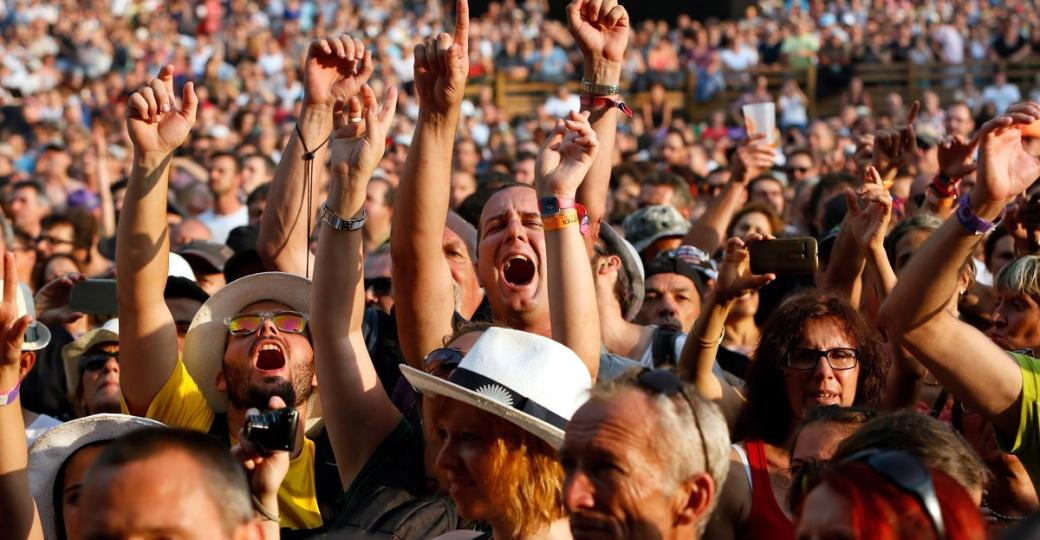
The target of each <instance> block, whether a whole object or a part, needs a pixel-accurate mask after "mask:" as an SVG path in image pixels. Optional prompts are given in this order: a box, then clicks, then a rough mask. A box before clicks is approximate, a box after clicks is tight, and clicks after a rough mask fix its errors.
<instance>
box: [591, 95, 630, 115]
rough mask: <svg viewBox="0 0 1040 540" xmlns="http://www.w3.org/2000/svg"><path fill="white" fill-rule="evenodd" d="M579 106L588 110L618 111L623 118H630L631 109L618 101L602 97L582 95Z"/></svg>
mask: <svg viewBox="0 0 1040 540" xmlns="http://www.w3.org/2000/svg"><path fill="white" fill-rule="evenodd" d="M581 106H582V107H589V108H600V107H606V108H608V109H618V110H620V111H621V112H623V113H625V116H627V117H629V118H632V115H633V112H632V108H631V107H629V106H628V105H626V104H625V102H624V101H621V100H620V99H613V98H608V97H604V96H593V95H582V96H581Z"/></svg>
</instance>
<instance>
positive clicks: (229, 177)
mask: <svg viewBox="0 0 1040 540" xmlns="http://www.w3.org/2000/svg"><path fill="white" fill-rule="evenodd" d="M238 184H239V179H238V164H237V163H235V160H234V158H232V157H231V156H217V157H216V158H215V159H213V162H212V163H210V166H209V188H210V190H212V191H213V193H215V194H217V195H222V194H224V193H227V192H228V191H230V190H237V189H238Z"/></svg>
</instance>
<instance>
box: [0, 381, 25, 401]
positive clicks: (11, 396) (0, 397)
mask: <svg viewBox="0 0 1040 540" xmlns="http://www.w3.org/2000/svg"><path fill="white" fill-rule="evenodd" d="M21 388H22V381H18V384H16V385H14V388H12V389H10V390H8V391H7V392H4V393H2V394H0V407H3V406H4V405H10V404H11V403H13V402H14V400H16V399H18V394H19V392H20V390H21Z"/></svg>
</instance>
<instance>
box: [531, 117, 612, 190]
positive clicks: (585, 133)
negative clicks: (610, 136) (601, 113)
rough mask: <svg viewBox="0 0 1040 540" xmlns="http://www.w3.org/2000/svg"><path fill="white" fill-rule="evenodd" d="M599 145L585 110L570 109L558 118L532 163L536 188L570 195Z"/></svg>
mask: <svg viewBox="0 0 1040 540" xmlns="http://www.w3.org/2000/svg"><path fill="white" fill-rule="evenodd" d="M598 149H599V140H598V139H597V138H596V132H595V131H593V130H592V126H591V125H590V124H589V113H588V111H586V112H583V113H577V112H573V111H572V112H571V113H570V114H569V115H567V118H565V119H563V120H557V121H556V126H555V127H554V128H553V130H552V133H550V134H549V137H548V139H546V141H545V145H544V146H543V147H542V150H541V151H540V152H538V161H537V163H535V176H536V177H537V178H536V184H537V186H538V192H539V193H541V194H545V195H557V196H561V197H571V198H573V197H574V194H575V193H577V191H578V186H580V185H581V182H582V180H583V179H584V178H585V174H586V173H587V172H589V167H591V166H592V160H593V159H595V158H596V151H597V150H598Z"/></svg>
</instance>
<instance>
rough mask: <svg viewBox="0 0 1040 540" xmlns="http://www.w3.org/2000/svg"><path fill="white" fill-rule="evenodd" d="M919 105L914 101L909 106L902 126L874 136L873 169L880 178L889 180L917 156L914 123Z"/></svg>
mask: <svg viewBox="0 0 1040 540" xmlns="http://www.w3.org/2000/svg"><path fill="white" fill-rule="evenodd" d="M920 109H921V103H920V102H919V101H915V102H914V104H913V105H911V106H910V112H909V113H907V115H906V123H905V124H903V125H899V126H895V127H891V128H887V129H882V130H879V131H878V132H877V133H876V134H875V135H874V168H875V169H877V171H878V173H880V174H881V177H882V178H889V175H890V174H892V173H894V172H895V171H896V170H898V169H899V168H900V167H902V166H903V165H906V164H907V163H910V160H911V159H913V158H914V156H915V155H916V154H917V134H916V133H914V121H915V120H917V111H919V110H920Z"/></svg>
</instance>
